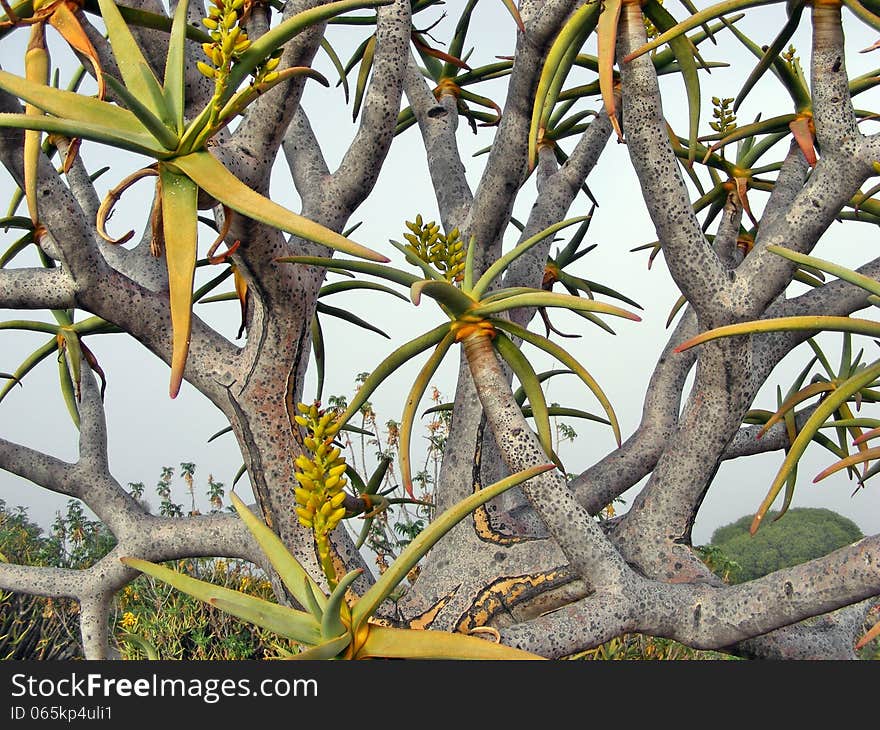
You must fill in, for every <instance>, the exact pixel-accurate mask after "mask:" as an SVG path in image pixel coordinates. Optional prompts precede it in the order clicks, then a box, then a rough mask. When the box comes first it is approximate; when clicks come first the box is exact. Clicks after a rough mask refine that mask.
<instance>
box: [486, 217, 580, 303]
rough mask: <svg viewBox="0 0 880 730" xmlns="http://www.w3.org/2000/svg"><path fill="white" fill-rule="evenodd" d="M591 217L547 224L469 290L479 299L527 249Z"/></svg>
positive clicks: (494, 266) (499, 260) (511, 251)
mask: <svg viewBox="0 0 880 730" xmlns="http://www.w3.org/2000/svg"><path fill="white" fill-rule="evenodd" d="M588 218H589V216H586V215H579V216H575V217H574V218H568V219H566V220H564V221H560V222H559V223H554V224H553V225H551V226H547V228H545V229H544V230H543V231H541V232H540V233H537V234H535V235H534V236H530V237H529V238H527V239H526V240H525V241H523V242H522V243H520V244H517V245H516V246H515V247H514V248H513V249H511V250H510V251H508V252H507V253H506V254H504V255H503V256H501V257H499V258H498V259H497V260H496V261H495V262H494V263H493V264H492V265H491V266H490V267H489V268H488V269H486V271H485V273H484V274H483V275H482V276H481V277H480V278H479V279H478V280H477V283H476V284H474V287H473V289H472V290H471V291H470V292H469V293H470V295H471V296H472V297H474V299H479V298H480V297H482V296H483V294H485V293H486V290H487V289H488V288H489V286H490V285H491V284H492V282H493V281H495V279H497V278H498V277H499V276H500V275H501V273H502V272H503V271H504V270H505V269H506V268H507V267H508V266H510V264H511V263H512V262H513V261H515V260H516V259H517V258H519V257H520V256H522V255H523V254H524V253H525V252H526V251H528V250H529V249H530V248H532V247H533V246H536V245H537V244H539V243H540V242H541V241H543V240H544V239H545V238H547V237H548V236H552V235H553V234H555V233H558V232H559V231H561V230H562V229H564V228H568V226H572V225H575V224H576V223H580V222H581V221H585V220H587V219H588Z"/></svg>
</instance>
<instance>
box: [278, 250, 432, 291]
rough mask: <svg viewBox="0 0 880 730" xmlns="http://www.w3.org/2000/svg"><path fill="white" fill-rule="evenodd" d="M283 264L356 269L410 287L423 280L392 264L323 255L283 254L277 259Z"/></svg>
mask: <svg viewBox="0 0 880 730" xmlns="http://www.w3.org/2000/svg"><path fill="white" fill-rule="evenodd" d="M275 261H277V262H278V263H281V264H305V265H307V266H323V267H325V268H328V269H331V268H332V269H338V270H340V271H346V272H347V271H354V272H356V273H358V274H369V275H371V276H378V277H380V278H382V279H385V280H386V281H393V282H394V283H395V284H402V285H403V286H405V287H407V288H409V287H411V286H412V285H413V284H415V283H416V282H417V281H421V280H420V279H419V277H418V276H413V275H412V274H410V273H408V272H406V271H401V270H400V269H395V268H393V267H391V266H381V265H379V264H371V263H367V262H365V261H340V260H338V259H329V258H324V257H322V256H281V257H279V258H277V259H275Z"/></svg>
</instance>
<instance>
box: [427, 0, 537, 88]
mask: <svg viewBox="0 0 880 730" xmlns="http://www.w3.org/2000/svg"><path fill="white" fill-rule="evenodd" d="M476 6H477V0H468V3H467V5H465V6H464V10H462V11H461V15H459V16H458V23H456V25H455V31H454V32H453V34H452V40H451V41H450V42H449V55H450V56H454V57H455V58H461V57H462V55H463V54H464V43H465V39H466V38H467V32H468V28H469V27H470V24H471V16H472V15H473V12H474V8H475V7H476ZM520 22H522V21H520ZM457 71H458V67H457V66H455V65H453V64H451V63H445V64H444V65H443V71H442V72H441V73H442V77H443V78H454V77H455V74H456V72H457Z"/></svg>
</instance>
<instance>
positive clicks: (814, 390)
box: [756, 382, 835, 438]
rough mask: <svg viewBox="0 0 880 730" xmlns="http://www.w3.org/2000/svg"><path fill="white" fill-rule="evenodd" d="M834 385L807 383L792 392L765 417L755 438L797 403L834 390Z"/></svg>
mask: <svg viewBox="0 0 880 730" xmlns="http://www.w3.org/2000/svg"><path fill="white" fill-rule="evenodd" d="M834 387H835V386H834V384H833V383H828V382H819V383H810V385H808V386H807V387H805V388H801V389H800V390H798V391H797V392H795V393H792V394H791V395H790V396H788V398H786V399H785V400H784V401H783V402H782V404H781V405H780V406H779V408H777V409H776V412H775V413H774V414H773V415H772V416H770V418H768V419H767V422H766V423H765V424H764V425H763V426H762V427H761V429H760V430H759V431H758V433H757V434H756V438H761V437H763V436H764V435H765V434H766V433H767V432H768V431H769V430H770V429H771V428H773V426H775V425H776V424H777V423H779V421H781V420H782V419H783V418H784V417H785V414H786V413H788V412H789V411H790V410H791V409H792V408H796V407H797V406H798V404H800V403H803V402H804V401H805V400H808V399H810V398H812V397H813V396H814V395H819V394H820V393H827V392H829V391H831V390H834Z"/></svg>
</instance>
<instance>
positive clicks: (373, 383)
mask: <svg viewBox="0 0 880 730" xmlns="http://www.w3.org/2000/svg"><path fill="white" fill-rule="evenodd" d="M450 327H451V323H449V322H446V323H444V324H441V325H439V326H438V327H435V328H434V329H432V330H430V331H429V332H426V333H425V334H423V335H420V336H419V337H416V338H414V339H412V340H410V341H409V342H407V343H406V344H405V345H401V346H400V347H399V348H397V349H396V350H395V351H394V352H392V353H391V354H390V355H389V356H388V357H386V358H385V359H384V360H383V361H382V362H381V363H379V364H378V365H377V366H376V367H375V368H374V369H373V372H371V373H370V375H369V376H368V377H367V379H366V380H365V381H364V382H363V384H362V385H361V387H360V388H359V389H358V392H357V393H355V395H354V398H352V400H351V403H349V404H348V408H346V409H345V412H344V413H343V414H342V415H341V416H340V417H339V419H338V420H339V421H340V422H342V423H346V422H347V421H348V420H349V419H350V418H351V417H352V416H353V415H354V414H355V413H357V412H358V410H360V407H361V406H362V405H363V404H364V403H366V401H367V399H368V398H369V397H370V395H371V394H372V393H373V391H375V390H376V388H378V387H379V385H381V384H382V382H383V381H384V380H385V379H386V378H387V377H388V376H389V375H391V373H393V372H394V371H395V370H397V369H398V368H399V367H400V366H401V365H403V364H404V363H405V362H408V361H409V360H410V359H411V358H413V357H415V356H416V355H418V354H419V353H421V352H424V351H425V350H427V349H428V348H429V347H433V346H434V345H436V344H437V343H438V342H440V340H442V339H443V338H444V337H445V336H446V335H447V334H448V333H449V330H450Z"/></svg>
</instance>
